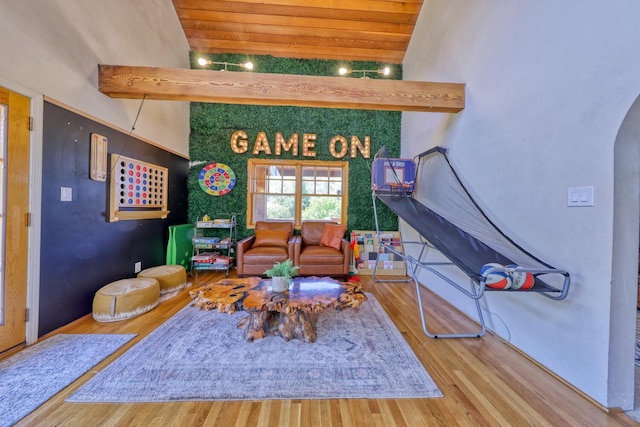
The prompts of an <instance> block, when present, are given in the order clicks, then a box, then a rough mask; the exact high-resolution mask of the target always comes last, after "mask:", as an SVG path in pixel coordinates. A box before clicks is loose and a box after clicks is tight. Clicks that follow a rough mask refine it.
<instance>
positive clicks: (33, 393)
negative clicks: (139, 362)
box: [0, 334, 135, 426]
mask: <svg viewBox="0 0 640 427" xmlns="http://www.w3.org/2000/svg"><path fill="white" fill-rule="evenodd" d="M133 337H135V335H129V334H127V335H125V334H110V335H105V334H81V335H80V334H78V335H72V334H68V335H67V334H61V335H54V336H53V337H51V338H48V339H46V340H44V341H42V342H40V343H38V344H35V345H33V346H31V347H27V348H26V349H24V350H23V351H21V352H20V353H18V354H16V355H15V356H12V357H10V358H8V359H7V360H4V361H2V362H0V426H10V425H13V424H14V423H15V422H16V421H18V420H20V419H22V418H24V417H25V416H26V415H28V414H29V413H31V412H32V411H33V410H35V409H36V408H38V406H40V405H42V404H43V403H44V402H46V401H47V400H49V399H50V398H51V397H53V396H54V395H55V394H56V393H58V392H59V391H60V390H62V389H63V388H65V387H66V386H68V385H69V384H71V383H72V382H73V381H75V380H76V379H78V378H79V377H80V376H82V375H83V374H84V373H85V372H87V371H88V370H89V369H91V368H93V367H94V366H95V365H97V364H98V363H100V362H101V361H102V360H104V359H105V358H106V357H108V356H109V355H110V354H112V353H113V352H114V351H116V350H117V349H119V348H120V347H122V346H123V345H124V344H125V343H127V342H128V341H129V340H131V339H132V338H133Z"/></svg>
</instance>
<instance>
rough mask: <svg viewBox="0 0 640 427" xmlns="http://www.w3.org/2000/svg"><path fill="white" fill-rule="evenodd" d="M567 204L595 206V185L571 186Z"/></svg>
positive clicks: (568, 190)
mask: <svg viewBox="0 0 640 427" xmlns="http://www.w3.org/2000/svg"><path fill="white" fill-rule="evenodd" d="M567 206H571V207H576V206H593V187H569V188H568V189H567Z"/></svg>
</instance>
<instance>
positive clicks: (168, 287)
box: [138, 265, 187, 302]
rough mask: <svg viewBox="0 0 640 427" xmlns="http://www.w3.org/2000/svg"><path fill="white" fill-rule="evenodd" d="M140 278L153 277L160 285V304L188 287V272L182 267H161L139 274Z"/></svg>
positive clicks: (148, 269)
mask: <svg viewBox="0 0 640 427" xmlns="http://www.w3.org/2000/svg"><path fill="white" fill-rule="evenodd" d="M138 277H153V278H154V279H156V280H157V281H158V283H160V302H162V301H165V300H168V299H169V298H172V297H174V296H176V295H177V294H178V292H179V291H180V289H182V288H184V287H185V286H187V270H185V268H184V267H183V266H181V265H159V266H158V267H151V268H147V269H146V270H142V271H141V272H140V273H138Z"/></svg>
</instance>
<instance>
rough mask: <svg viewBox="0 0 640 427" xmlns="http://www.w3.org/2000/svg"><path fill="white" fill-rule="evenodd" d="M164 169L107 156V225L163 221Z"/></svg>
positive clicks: (136, 161)
mask: <svg viewBox="0 0 640 427" xmlns="http://www.w3.org/2000/svg"><path fill="white" fill-rule="evenodd" d="M167 181H168V169H167V168H164V167H162V166H158V165H154V164H152V163H147V162H143V161H140V160H137V159H132V158H130V157H125V156H122V155H119V154H111V194H110V203H109V205H110V207H111V209H110V212H111V217H110V221H112V222H113V221H118V220H121V219H145V218H166V216H167V215H168V213H169V211H167V188H168V182H167Z"/></svg>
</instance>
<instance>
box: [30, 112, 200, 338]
mask: <svg viewBox="0 0 640 427" xmlns="http://www.w3.org/2000/svg"><path fill="white" fill-rule="evenodd" d="M92 133H98V134H100V135H104V136H106V137H107V138H108V141H109V142H108V151H109V153H119V154H122V155H125V156H128V157H132V158H135V159H138V160H141V161H145V162H149V163H153V164H156V165H159V166H164V167H166V168H168V169H169V187H168V190H169V201H168V202H169V210H170V211H171V213H170V214H169V216H168V217H167V218H166V219H146V220H129V221H118V222H109V221H108V194H109V177H107V181H105V182H101V181H93V180H91V179H89V170H90V169H89V168H90V164H89V158H90V147H91V134H92ZM188 169H189V162H188V160H187V159H184V158H182V157H180V156H177V155H175V154H173V153H170V152H167V151H165V150H163V149H161V148H158V147H155V146H153V145H150V144H148V143H146V142H144V141H141V140H139V139H136V138H134V137H132V136H129V135H128V134H125V133H122V132H119V131H117V130H114V129H112V128H109V127H107V126H104V125H101V124H99V123H96V122H95V121H93V120H90V119H88V118H86V117H83V116H80V115H78V114H75V113H73V112H70V111H68V110H66V109H64V108H61V107H59V106H57V105H54V104H51V103H48V102H45V105H44V141H43V173H42V238H41V252H40V313H39V314H40V323H39V336H42V335H44V334H46V333H48V332H50V331H52V330H54V329H56V328H58V327H60V326H63V325H65V324H67V323H69V322H71V321H73V320H76V319H78V318H80V317H82V316H84V315H86V314H88V313H91V311H92V302H93V296H94V294H95V292H96V291H97V290H98V289H99V288H101V287H102V286H104V285H105V284H107V283H110V282H112V281H115V280H119V279H124V278H129V277H135V273H134V264H135V263H136V262H137V261H140V262H141V263H142V268H143V269H144V268H149V267H153V266H157V265H162V264H165V257H166V247H167V238H168V227H169V226H170V225H176V224H185V223H187V222H188V197H187V175H188ZM61 187H71V188H72V191H73V200H72V201H71V202H62V201H60V188H61Z"/></svg>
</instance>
